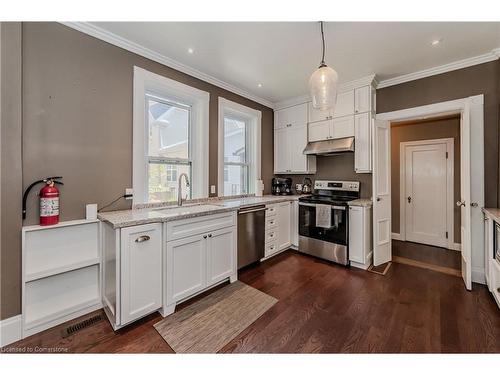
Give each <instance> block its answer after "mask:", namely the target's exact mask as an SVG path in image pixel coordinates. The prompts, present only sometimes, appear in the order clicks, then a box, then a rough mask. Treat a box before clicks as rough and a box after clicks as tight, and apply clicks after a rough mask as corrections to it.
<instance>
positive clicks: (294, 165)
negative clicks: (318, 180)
mask: <svg viewBox="0 0 500 375" xmlns="http://www.w3.org/2000/svg"><path fill="white" fill-rule="evenodd" d="M288 140H289V141H288V144H289V145H290V146H289V147H290V169H291V170H292V171H293V172H304V173H306V172H307V169H308V168H307V155H304V154H303V151H304V148H305V147H306V145H307V126H296V127H293V128H290V129H288Z"/></svg>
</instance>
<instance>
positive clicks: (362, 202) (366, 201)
mask: <svg viewBox="0 0 500 375" xmlns="http://www.w3.org/2000/svg"><path fill="white" fill-rule="evenodd" d="M348 203H349V206H360V207H371V206H372V205H373V202H372V200H371V199H370V198H360V199H354V200H352V201H349V202H348Z"/></svg>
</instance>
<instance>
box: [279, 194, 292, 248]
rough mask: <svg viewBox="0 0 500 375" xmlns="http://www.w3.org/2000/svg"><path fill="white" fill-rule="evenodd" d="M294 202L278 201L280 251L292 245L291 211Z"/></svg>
mask: <svg viewBox="0 0 500 375" xmlns="http://www.w3.org/2000/svg"><path fill="white" fill-rule="evenodd" d="M291 203H292V202H283V203H278V213H277V217H276V218H277V222H278V230H277V232H278V236H277V237H278V251H279V250H283V249H286V248H287V247H289V246H290V245H291V233H290V232H291V216H292V215H291V213H292V204H291Z"/></svg>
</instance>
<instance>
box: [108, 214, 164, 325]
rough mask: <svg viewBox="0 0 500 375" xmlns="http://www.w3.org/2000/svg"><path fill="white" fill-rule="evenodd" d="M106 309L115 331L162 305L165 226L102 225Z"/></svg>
mask: <svg viewBox="0 0 500 375" xmlns="http://www.w3.org/2000/svg"><path fill="white" fill-rule="evenodd" d="M101 227H102V228H101V238H102V239H101V243H102V246H103V278H102V279H103V285H102V289H103V293H102V295H103V305H104V311H105V312H106V315H107V316H108V318H109V320H110V322H111V325H112V326H113V328H114V329H118V328H121V327H123V326H124V325H126V324H128V323H130V322H132V321H134V320H137V319H139V318H141V317H143V316H146V315H148V314H150V313H152V312H154V311H157V310H159V309H160V308H161V307H162V305H163V276H162V275H163V269H162V258H163V256H162V255H163V254H162V253H163V247H162V224H161V223H154V224H144V225H137V226H133V227H127V228H121V229H113V228H112V226H111V225H108V224H106V223H102V224H101Z"/></svg>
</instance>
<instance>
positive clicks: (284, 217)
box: [264, 201, 299, 259]
mask: <svg viewBox="0 0 500 375" xmlns="http://www.w3.org/2000/svg"><path fill="white" fill-rule="evenodd" d="M298 228H299V226H298V201H286V202H280V203H274V204H269V205H267V206H266V226H265V245H264V246H265V251H264V258H265V259H267V258H269V257H271V256H273V255H275V254H277V253H279V252H281V251H283V250H286V249H288V248H289V247H290V246H292V245H295V246H298V241H299V239H298Z"/></svg>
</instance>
